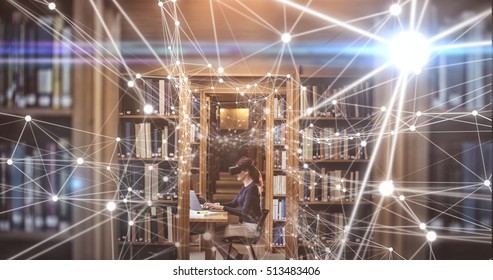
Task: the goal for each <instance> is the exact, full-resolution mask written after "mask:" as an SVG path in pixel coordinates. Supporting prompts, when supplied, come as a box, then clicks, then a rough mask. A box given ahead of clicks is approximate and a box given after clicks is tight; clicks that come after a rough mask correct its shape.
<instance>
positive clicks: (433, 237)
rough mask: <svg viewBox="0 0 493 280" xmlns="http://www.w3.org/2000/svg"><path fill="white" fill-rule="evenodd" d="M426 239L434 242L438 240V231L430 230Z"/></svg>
mask: <svg viewBox="0 0 493 280" xmlns="http://www.w3.org/2000/svg"><path fill="white" fill-rule="evenodd" d="M426 240H428V241H430V242H433V241H435V240H437V234H436V232H434V231H429V232H428V233H427V234H426Z"/></svg>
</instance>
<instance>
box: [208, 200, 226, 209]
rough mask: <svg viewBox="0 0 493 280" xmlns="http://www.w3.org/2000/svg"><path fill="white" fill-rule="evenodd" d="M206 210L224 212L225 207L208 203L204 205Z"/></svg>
mask: <svg viewBox="0 0 493 280" xmlns="http://www.w3.org/2000/svg"><path fill="white" fill-rule="evenodd" d="M204 208H206V209H211V210H223V209H224V206H222V205H220V204H219V203H209V202H206V203H204Z"/></svg>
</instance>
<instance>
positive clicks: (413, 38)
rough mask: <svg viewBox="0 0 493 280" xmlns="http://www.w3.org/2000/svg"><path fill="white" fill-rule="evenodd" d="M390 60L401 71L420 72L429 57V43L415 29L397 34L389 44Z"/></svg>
mask: <svg viewBox="0 0 493 280" xmlns="http://www.w3.org/2000/svg"><path fill="white" fill-rule="evenodd" d="M390 57H391V59H392V62H393V63H394V64H395V65H396V66H397V68H399V69H400V70H401V71H407V72H412V73H415V74H417V73H420V72H421V69H422V68H423V66H424V65H425V64H426V63H427V62H428V59H429V57H430V45H429V43H428V41H427V40H426V38H425V37H424V36H423V35H421V34H420V33H418V32H415V31H405V32H402V33H400V34H398V35H397V36H396V37H395V38H394V39H393V40H392V43H391V45H390Z"/></svg>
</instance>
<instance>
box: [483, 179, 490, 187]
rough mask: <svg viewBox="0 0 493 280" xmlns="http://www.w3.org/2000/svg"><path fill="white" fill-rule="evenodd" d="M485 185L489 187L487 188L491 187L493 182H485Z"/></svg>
mask: <svg viewBox="0 0 493 280" xmlns="http://www.w3.org/2000/svg"><path fill="white" fill-rule="evenodd" d="M483 184H484V185H485V186H487V187H489V186H491V182H490V180H486V181H484V183H483Z"/></svg>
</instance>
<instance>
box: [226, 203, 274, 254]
mask: <svg viewBox="0 0 493 280" xmlns="http://www.w3.org/2000/svg"><path fill="white" fill-rule="evenodd" d="M268 214H269V210H268V209H264V210H262V213H261V214H260V218H259V220H258V223H257V228H256V230H255V236H254V237H245V236H229V237H226V238H224V242H226V243H229V249H228V259H229V255H230V253H231V247H233V244H243V245H246V246H247V248H248V250H249V251H250V253H251V254H252V256H253V259H254V260H256V259H257V256H256V255H255V251H254V250H253V248H252V245H254V244H257V242H258V241H259V240H260V237H262V235H263V234H264V229H265V219H266V218H267V215H268Z"/></svg>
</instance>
